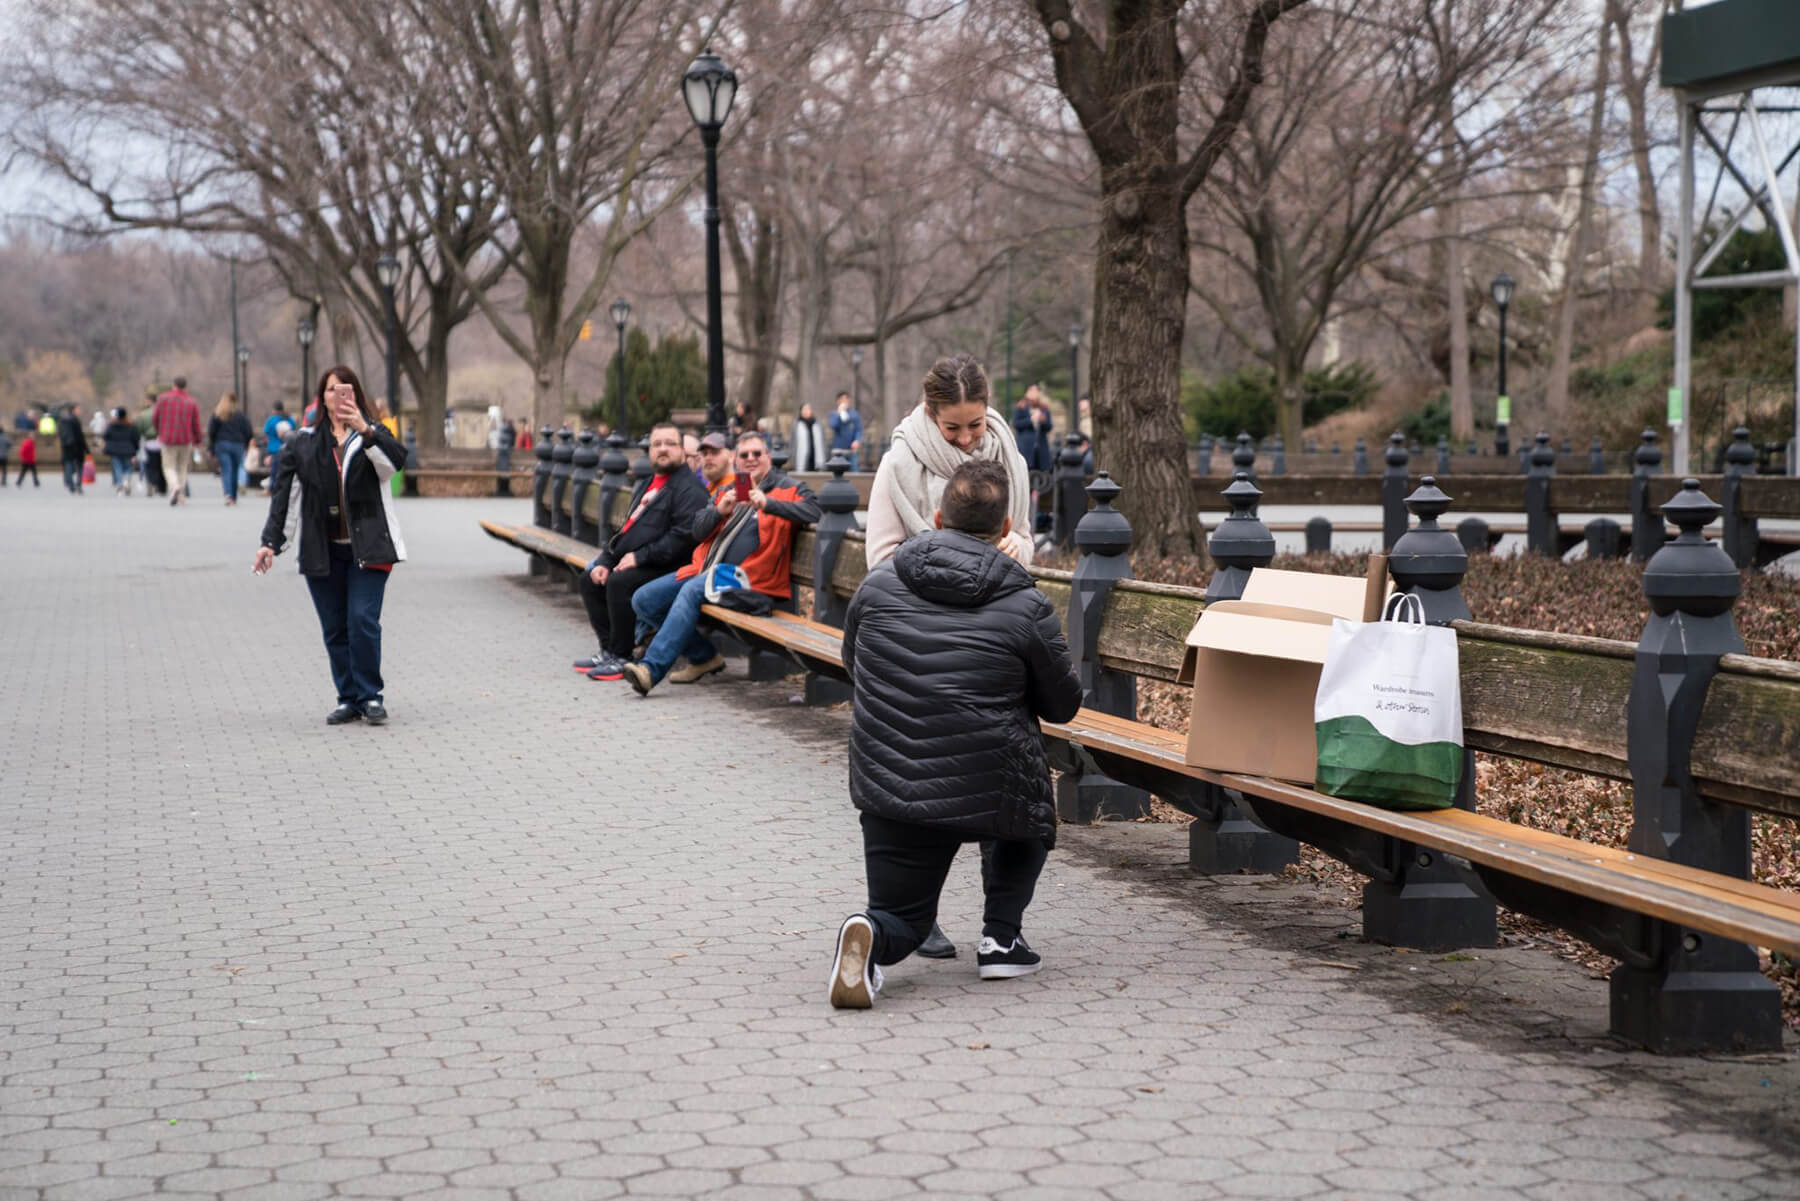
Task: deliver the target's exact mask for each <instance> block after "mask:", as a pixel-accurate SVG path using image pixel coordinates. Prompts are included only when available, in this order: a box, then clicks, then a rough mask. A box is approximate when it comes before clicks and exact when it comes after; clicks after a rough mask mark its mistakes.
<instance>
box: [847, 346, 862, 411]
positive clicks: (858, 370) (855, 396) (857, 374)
mask: <svg viewBox="0 0 1800 1201" xmlns="http://www.w3.org/2000/svg"><path fill="white" fill-rule="evenodd" d="M850 407H851V408H853V409H855V410H856V411H857V412H858V413H860V412H862V347H860V346H852V347H851V348H850Z"/></svg>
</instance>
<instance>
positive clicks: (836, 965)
mask: <svg viewBox="0 0 1800 1201" xmlns="http://www.w3.org/2000/svg"><path fill="white" fill-rule="evenodd" d="M874 948H875V927H874V926H872V925H870V924H869V919H868V918H866V917H864V916H863V915H862V914H860V913H856V914H852V915H851V916H849V917H847V918H845V919H844V924H843V926H842V927H841V928H840V929H839V930H838V944H837V957H836V958H835V959H833V960H832V963H831V1007H832V1008H833V1009H868V1008H870V1007H871V1006H873V1005H874V1004H875V995H874V993H873V992H872V991H871V990H870V989H869V954H870V952H871V951H873V950H874Z"/></svg>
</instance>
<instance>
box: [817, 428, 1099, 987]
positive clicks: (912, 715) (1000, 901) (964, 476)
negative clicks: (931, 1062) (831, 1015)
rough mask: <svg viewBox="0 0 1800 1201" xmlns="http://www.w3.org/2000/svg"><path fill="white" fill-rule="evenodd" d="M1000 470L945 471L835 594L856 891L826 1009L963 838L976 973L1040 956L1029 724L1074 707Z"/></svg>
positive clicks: (888, 938) (934, 886)
mask: <svg viewBox="0 0 1800 1201" xmlns="http://www.w3.org/2000/svg"><path fill="white" fill-rule="evenodd" d="M995 432H996V433H1000V431H995ZM1000 436H1002V437H1004V436H1005V435H1004V434H1003V433H1001V434H1000ZM1011 475H1012V473H1011V472H1009V471H1008V470H1007V468H1006V466H1005V465H1004V464H1002V463H999V462H996V461H994V460H991V459H990V460H975V461H970V462H968V463H965V464H963V465H961V466H959V467H958V468H957V469H956V471H955V472H954V473H952V475H951V477H950V480H949V481H948V483H947V484H946V485H945V487H944V491H943V496H942V504H941V506H940V508H939V509H938V510H937V511H936V512H935V513H934V514H933V522H932V524H933V527H934V528H933V529H932V530H931V531H929V532H926V533H922V534H919V535H916V536H915V537H912V538H909V539H908V540H907V541H906V543H905V544H904V545H902V546H901V547H900V549H899V551H898V552H897V553H896V554H895V555H894V556H893V558H891V559H889V560H887V561H886V562H883V563H882V564H881V565H880V566H878V567H876V568H875V569H874V570H872V571H870V572H869V574H868V576H867V577H866V578H865V579H864V580H863V583H862V586H861V587H860V588H858V589H857V590H856V595H855V596H853V597H852V598H851V599H850V609H849V612H848V613H847V614H846V616H845V619H844V644H843V655H844V669H845V670H846V671H847V672H849V674H850V681H851V686H852V688H853V690H854V692H853V696H852V714H851V723H850V799H851V801H852V802H853V803H854V804H855V805H856V807H857V809H858V810H860V811H861V814H862V817H861V821H862V832H863V858H864V862H865V865H866V870H867V872H868V885H869V892H868V896H869V900H868V907H867V908H866V909H865V910H863V911H862V912H860V913H854V914H851V915H850V917H848V918H846V919H845V921H844V924H843V926H842V927H840V929H839V931H838V947H837V956H836V959H835V961H834V962H833V964H832V970H831V986H830V992H829V996H830V1001H831V1004H832V1005H833V1006H835V1007H836V1008H839V1009H867V1008H868V1007H869V1006H870V1005H871V1004H873V1002H874V999H875V994H876V993H877V992H879V991H880V989H881V971H880V969H881V967H883V966H885V965H889V964H894V963H898V962H899V961H900V960H902V959H904V958H906V956H908V955H910V954H911V953H912V952H913V950H914V949H915V948H916V947H918V946H919V944H920V943H921V942H922V941H923V940H924V939H925V938H926V936H927V935H928V934H929V933H930V932H931V931H932V930H933V929H934V928H935V925H936V923H937V911H938V899H939V895H940V893H941V892H942V891H943V887H944V880H945V878H946V876H948V875H949V872H950V864H951V862H952V861H953V860H954V859H955V858H956V853H957V852H958V851H959V850H960V849H961V848H962V846H963V844H964V843H968V842H978V841H979V842H982V843H983V852H984V853H983V856H982V873H981V876H982V880H981V883H982V892H983V894H984V895H985V897H986V904H985V907H984V911H983V917H982V927H981V945H980V947H979V949H978V950H977V952H976V962H977V965H978V972H979V974H980V977H981V978H982V979H983V980H999V979H1008V978H1012V977H1017V976H1024V975H1028V974H1030V973H1032V972H1035V971H1037V970H1038V968H1039V967H1040V966H1041V964H1042V961H1041V959H1040V957H1039V955H1038V953H1037V952H1036V951H1034V950H1032V949H1031V947H1030V945H1029V944H1028V943H1027V942H1026V941H1025V936H1024V933H1023V929H1022V927H1023V924H1024V919H1025V909H1026V907H1027V906H1028V905H1030V904H1031V898H1032V895H1033V894H1034V893H1035V891H1036V889H1037V880H1038V875H1039V873H1041V872H1042V871H1043V867H1044V861H1045V859H1046V857H1047V856H1048V854H1049V852H1050V849H1051V847H1053V846H1054V845H1055V843H1056V805H1055V799H1054V797H1053V796H1052V793H1051V789H1050V766H1049V763H1048V762H1047V760H1046V759H1045V757H1044V739H1043V734H1042V731H1041V730H1040V728H1039V724H1038V723H1039V721H1040V719H1042V720H1049V721H1067V720H1069V719H1070V718H1072V717H1074V716H1075V713H1076V711H1077V710H1079V709H1080V708H1081V678H1080V677H1079V676H1078V675H1077V674H1076V671H1075V664H1074V662H1073V660H1071V658H1070V657H1069V648H1068V644H1067V643H1066V642H1065V641H1064V640H1063V635H1062V628H1061V625H1060V624H1059V623H1058V621H1057V618H1056V609H1055V608H1054V606H1052V605H1051V603H1050V600H1049V598H1048V597H1046V596H1045V595H1044V594H1043V593H1042V592H1040V591H1039V590H1038V589H1037V588H1036V587H1035V585H1034V584H1033V582H1032V578H1031V575H1030V574H1029V573H1028V572H1027V571H1026V570H1025V568H1024V567H1023V566H1022V565H1021V564H1020V563H1019V562H1018V561H1017V560H1016V559H1014V558H1013V557H1012V556H1010V555H1009V554H1007V553H1006V552H1004V551H1003V550H1001V549H1000V548H1001V545H1002V544H1003V543H1004V542H1005V541H1006V540H1007V538H1008V537H1009V536H1010V535H1011V534H1012V533H1013V529H1012V517H1011V515H1010V514H1011V510H1012V507H1013V506H1012V503H1011V496H1012V488H1013V483H1012V480H1011Z"/></svg>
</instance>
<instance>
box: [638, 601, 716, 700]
mask: <svg viewBox="0 0 1800 1201" xmlns="http://www.w3.org/2000/svg"><path fill="white" fill-rule="evenodd" d="M705 603H706V577H705V576H704V575H697V576H694V577H693V578H692V579H687V580H678V579H676V578H675V577H674V576H673V575H666V576H663V577H661V578H660V579H655V580H651V581H650V582H649V583H648V584H645V585H644V586H643V587H642V588H639V589H638V590H637V592H636V593H634V594H633V595H632V598H631V611H632V612H633V613H636V614H637V619H638V621H637V633H638V641H640V642H641V641H643V639H644V636H645V635H646V634H648V633H649V632H650V631H651V630H655V631H656V637H655V638H653V639H651V640H650V649H649V650H647V651H645V652H644V666H645V667H648V668H649V669H650V678H651V680H653V681H655V682H658V683H660V682H661V681H662V678H663V677H664V676H666V675H668V674H669V668H671V667H673V666H674V665H675V660H676V659H677V658H678V657H680V658H685V659H686V660H687V661H688V662H689V663H705V662H706V661H707V660H709V659H711V658H713V657H714V656H715V655H717V654H718V653H719V652H718V650H717V649H716V648H715V647H714V646H713V644H712V643H711V642H708V641H707V640H706V639H705V638H702V637H701V636H700V635H699V634H698V633H696V632H695V629H694V627H695V626H697V625H698V624H699V623H700V606H701V605H703V604H705Z"/></svg>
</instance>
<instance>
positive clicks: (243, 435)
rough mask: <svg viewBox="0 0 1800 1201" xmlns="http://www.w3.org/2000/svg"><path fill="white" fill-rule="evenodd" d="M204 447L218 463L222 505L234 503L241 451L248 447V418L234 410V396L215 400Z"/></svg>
mask: <svg viewBox="0 0 1800 1201" xmlns="http://www.w3.org/2000/svg"><path fill="white" fill-rule="evenodd" d="M206 448H207V449H208V450H209V451H211V452H212V457H213V458H215V459H217V460H218V461H219V482H220V483H221V484H223V485H224V486H225V503H226V504H228V505H235V504H237V498H238V483H239V481H241V480H242V479H243V475H244V452H245V451H247V450H248V449H249V448H250V419H249V418H247V417H245V416H244V414H243V411H242V410H241V409H239V408H238V398H237V393H235V392H227V393H225V395H223V396H221V397H219V404H218V407H217V408H215V409H213V415H212V420H211V421H209V422H207V423H206Z"/></svg>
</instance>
